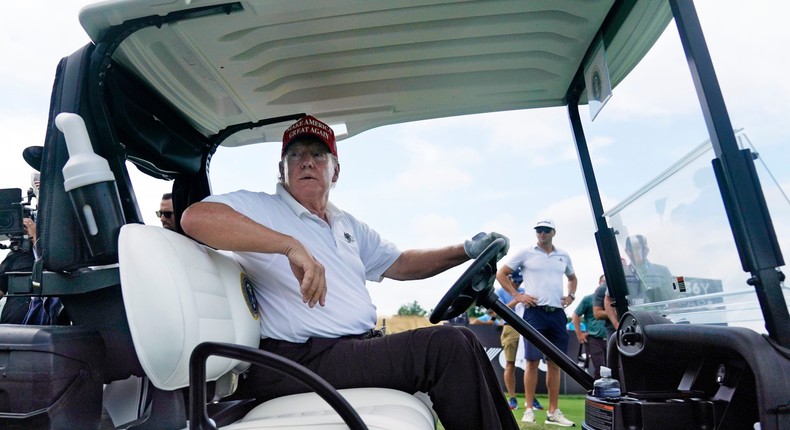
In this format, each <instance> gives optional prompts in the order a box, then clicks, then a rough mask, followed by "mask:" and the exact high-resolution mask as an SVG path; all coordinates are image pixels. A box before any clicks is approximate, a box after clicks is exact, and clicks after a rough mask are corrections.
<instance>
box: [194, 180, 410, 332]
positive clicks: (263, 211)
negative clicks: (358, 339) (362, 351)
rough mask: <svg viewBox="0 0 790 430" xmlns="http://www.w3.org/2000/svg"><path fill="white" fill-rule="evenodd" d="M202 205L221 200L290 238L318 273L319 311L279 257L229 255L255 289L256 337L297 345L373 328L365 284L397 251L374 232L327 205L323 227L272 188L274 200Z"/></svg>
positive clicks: (242, 195)
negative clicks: (322, 291) (321, 281)
mask: <svg viewBox="0 0 790 430" xmlns="http://www.w3.org/2000/svg"><path fill="white" fill-rule="evenodd" d="M203 201H205V202H216V203H224V204H226V205H228V206H230V207H231V208H233V209H235V210H236V211H238V212H240V213H242V214H243V215H245V216H247V217H249V218H250V219H252V220H253V221H255V222H257V223H260V224H262V225H264V226H266V227H268V228H271V229H272V230H275V231H278V232H280V233H283V234H286V235H289V236H292V237H294V238H295V239H296V240H298V241H299V242H301V243H302V244H303V245H304V246H305V247H307V249H308V250H310V252H311V253H312V254H313V257H315V259H316V260H318V261H319V262H320V263H321V264H322V265H323V266H324V269H325V271H326V272H325V274H326V282H327V295H326V306H323V307H322V306H320V305H316V306H315V307H313V308H310V307H308V306H307V304H306V303H303V302H302V294H301V293H300V291H299V282H298V281H297V279H296V277H295V276H294V274H293V272H292V271H291V267H290V265H289V263H288V259H287V258H286V257H285V256H284V255H282V254H263V253H256V252H235V253H234V255H235V256H236V260H237V261H238V262H239V264H241V266H242V267H243V268H244V271H245V273H246V274H247V277H248V278H249V279H250V281H251V282H252V283H253V285H254V286H255V298H256V299H257V301H258V306H259V309H260V312H261V319H260V321H261V337H263V338H274V339H279V340H286V341H289V342H299V343H301V342H305V341H307V339H308V338H310V337H323V338H335V337H340V336H345V335H355V334H360V333H363V332H364V331H366V330H369V329H371V328H373V327H375V325H376V307H375V306H374V305H373V301H372V300H371V298H370V294H369V293H368V290H367V288H366V286H365V280H370V281H375V282H380V281H381V280H382V279H383V273H384V272H385V271H386V270H387V269H388V268H389V267H390V266H391V265H392V263H394V262H395V260H397V259H398V257H399V256H400V254H401V252H400V250H398V249H397V247H395V245H393V244H392V243H390V242H387V241H386V240H384V239H382V238H381V237H380V236H379V234H378V233H376V231H374V230H373V229H371V228H370V227H368V226H367V225H366V224H365V223H363V222H361V221H358V220H357V219H356V218H354V217H353V216H351V215H349V214H348V213H346V212H343V211H341V210H340V209H338V208H337V207H336V206H334V205H333V204H331V203H329V206H328V208H327V218H328V219H329V224H327V223H326V222H324V220H322V219H321V218H319V217H317V216H315V215H313V214H311V213H310V212H309V211H308V210H307V209H305V208H304V206H302V205H301V204H300V203H299V202H297V201H296V199H294V198H293V197H292V196H291V195H290V194H289V193H288V191H286V189H285V188H284V187H283V186H282V185H281V184H277V192H276V194H275V195H271V194H267V193H262V192H260V193H255V192H250V191H244V190H241V191H236V192H233V193H229V194H224V195H218V196H209V197H207V198H206V199H204V200H203Z"/></svg>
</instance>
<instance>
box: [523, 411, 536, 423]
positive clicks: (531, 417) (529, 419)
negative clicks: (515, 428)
mask: <svg viewBox="0 0 790 430" xmlns="http://www.w3.org/2000/svg"><path fill="white" fill-rule="evenodd" d="M521 422H522V423H527V424H535V411H533V410H532V408H527V409H526V410H525V411H524V416H523V417H521Z"/></svg>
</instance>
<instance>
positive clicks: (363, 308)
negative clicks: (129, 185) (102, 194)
mask: <svg viewBox="0 0 790 430" xmlns="http://www.w3.org/2000/svg"><path fill="white" fill-rule="evenodd" d="M282 143H283V145H282V151H281V154H280V162H279V171H280V180H279V183H278V184H277V187H276V191H275V193H274V194H268V193H263V192H251V191H246V190H241V191H236V192H233V193H230V194H224V195H215V196H209V197H207V198H206V199H204V200H203V201H201V202H198V203H195V204H193V205H191V206H190V207H189V208H187V209H186V211H185V212H184V214H183V217H182V218H181V227H182V228H183V230H184V232H185V233H186V234H188V235H189V236H191V237H192V238H194V239H196V240H198V241H200V242H202V243H205V244H207V245H209V246H212V247H214V248H217V249H223V250H228V251H232V252H233V254H234V256H235V258H236V260H237V261H239V263H240V264H241V266H242V268H243V269H244V271H245V273H246V275H247V276H248V278H249V279H250V281H251V283H252V284H253V286H254V292H255V298H256V299H257V302H258V306H259V309H260V312H261V314H262V315H263V317H262V318H261V319H260V325H261V342H260V348H261V349H263V350H267V351H269V352H272V353H274V354H278V355H280V356H283V357H286V358H288V359H291V360H294V361H296V362H298V363H300V364H302V365H304V366H306V367H307V368H309V369H310V370H312V371H313V372H315V373H317V374H318V375H319V376H321V377H323V378H324V379H325V380H326V381H327V382H329V383H330V384H331V385H333V386H334V387H336V388H350V387H385V388H393V389H398V390H401V391H404V392H407V393H415V392H418V391H422V392H427V393H428V395H429V396H430V398H431V400H432V401H433V409H434V411H435V412H436V414H437V416H438V417H439V420H440V421H441V422H442V425H443V426H444V428H446V429H448V430H451V429H471V428H474V429H483V428H485V429H494V430H496V429H512V430H517V429H518V424H517V423H516V421H515V419H514V418H513V414H512V413H511V412H510V409H509V408H508V406H507V402H506V401H505V397H504V396H503V395H502V391H501V389H500V386H499V381H498V380H497V377H496V374H495V373H494V369H493V367H492V366H491V361H490V360H489V358H488V356H487V355H486V353H485V350H484V349H483V347H482V345H481V344H480V342H479V341H478V340H477V337H476V336H475V334H474V333H473V332H472V331H471V330H469V329H468V328H466V327H454V326H448V325H437V326H432V327H426V328H420V329H416V330H408V331H404V332H400V333H394V334H389V335H386V336H382V333H380V332H379V331H377V330H375V325H376V306H375V305H374V304H373V302H372V300H371V297H370V294H369V292H368V290H367V286H366V281H374V282H380V281H381V280H382V279H383V278H390V279H395V280H411V279H424V278H428V277H431V276H434V275H437V274H439V273H442V272H444V271H445V270H447V269H450V268H452V267H455V266H458V265H459V264H462V263H464V262H466V261H468V260H469V259H470V258H477V257H479V256H480V254H481V253H482V252H483V251H484V250H485V249H486V248H487V247H488V246H489V245H490V244H492V243H493V242H494V241H495V240H497V239H499V238H501V239H504V241H505V247H504V248H503V249H502V250H501V251H500V254H499V255H498V256H497V258H498V259H499V258H502V256H504V255H505V254H506V253H507V247H508V246H507V243H508V241H507V238H505V237H504V236H502V235H500V234H498V233H488V234H484V233H480V234H477V235H475V236H474V237H472V238H471V239H469V240H467V241H465V242H464V243H459V244H455V245H450V246H445V247H440V248H433V249H411V250H405V251H401V250H399V249H398V248H397V247H396V246H395V245H394V244H392V243H391V242H388V241H386V240H385V239H384V238H382V237H381V236H380V235H379V234H378V233H377V232H376V231H375V230H373V229H372V228H371V227H369V226H368V225H367V224H365V223H363V222H361V221H359V220H357V219H356V218H355V217H353V216H352V215H351V214H349V213H347V212H345V211H343V210H341V209H340V208H338V207H337V206H335V205H334V204H332V202H330V200H329V194H330V191H331V189H332V188H333V187H334V185H335V183H336V182H337V180H338V178H339V176H340V163H339V161H338V152H337V147H336V142H335V135H334V132H333V130H332V129H331V128H330V127H329V126H328V125H327V124H325V123H324V122H322V121H320V120H318V119H317V118H315V117H312V116H309V115H308V116H305V117H303V118H301V119H300V120H298V121H296V122H295V123H294V124H292V125H291V126H290V127H288V128H287V129H286V130H285V133H284V134H283V141H282ZM304 391H306V388H305V387H304V386H303V384H301V383H300V382H298V381H296V380H294V379H293V378H290V377H288V376H287V375H283V374H279V373H278V372H272V371H270V370H267V369H263V370H261V368H258V367H255V368H253V369H251V370H250V372H249V374H248V377H247V378H246V379H245V381H244V383H242V384H240V386H239V391H238V392H237V395H238V396H245V397H246V396H250V397H256V398H258V399H259V400H265V399H267V398H272V397H278V396H282V395H286V394H294V393H299V392H304ZM247 398H249V397H247Z"/></svg>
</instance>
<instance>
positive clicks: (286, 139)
mask: <svg viewBox="0 0 790 430" xmlns="http://www.w3.org/2000/svg"><path fill="white" fill-rule="evenodd" d="M308 136H309V137H312V138H315V139H318V140H319V141H321V142H323V143H324V144H325V145H326V147H327V148H329V152H331V153H332V155H334V156H335V157H337V146H335V132H334V131H332V127H330V126H328V125H326V123H324V122H322V121H320V120H318V119H316V118H315V117H314V116H312V115H307V116H305V117H304V118H302V119H300V120H299V121H296V122H295V123H293V125H291V126H290V127H288V128H286V129H285V133H283V150H282V152H281V153H280V157H283V156H284V155H285V150H286V149H288V145H290V144H291V143H293V142H294V141H296V140H301V139H303V138H305V137H308Z"/></svg>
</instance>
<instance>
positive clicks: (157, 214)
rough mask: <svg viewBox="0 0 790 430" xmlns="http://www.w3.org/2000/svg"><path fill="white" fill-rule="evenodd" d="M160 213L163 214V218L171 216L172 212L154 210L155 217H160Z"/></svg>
mask: <svg viewBox="0 0 790 430" xmlns="http://www.w3.org/2000/svg"><path fill="white" fill-rule="evenodd" d="M162 215H164V216H165V218H170V217H171V216H173V212H170V211H156V216H157V218H161V217H162Z"/></svg>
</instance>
